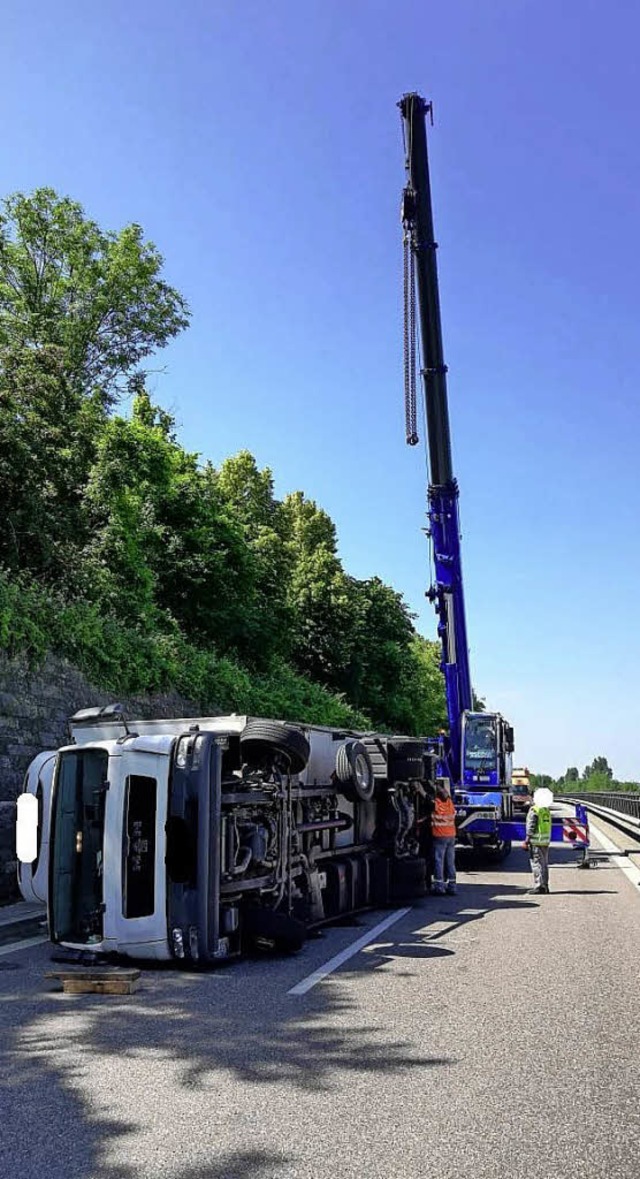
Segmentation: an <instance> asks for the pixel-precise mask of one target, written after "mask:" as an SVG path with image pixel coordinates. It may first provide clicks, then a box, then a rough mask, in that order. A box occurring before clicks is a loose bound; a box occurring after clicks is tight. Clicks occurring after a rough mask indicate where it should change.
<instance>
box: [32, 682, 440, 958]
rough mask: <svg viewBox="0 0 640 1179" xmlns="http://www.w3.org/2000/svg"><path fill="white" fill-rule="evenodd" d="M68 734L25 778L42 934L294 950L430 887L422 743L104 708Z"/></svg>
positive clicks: (82, 717) (194, 952)
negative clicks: (33, 812)
mask: <svg viewBox="0 0 640 1179" xmlns="http://www.w3.org/2000/svg"><path fill="white" fill-rule="evenodd" d="M70 728H71V735H72V741H73V743H72V744H70V745H68V746H65V747H64V748H62V749H60V750H58V751H56V752H55V753H51V754H50V755H49V756H48V760H47V759H46V757H45V756H44V755H41V757H40V759H38V765H37V767H36V772H35V773H34V774H33V775H29V774H28V775H27V779H26V789H27V790H31V791H32V792H34V793H35V792H37V791H38V790H39V792H40V801H41V806H40V816H41V826H42V831H41V838H40V843H39V847H38V861H37V873H39V875H40V879H41V880H42V877H43V875H44V874H45V873H46V878H47V879H46V893H47V896H46V899H47V908H48V921H49V933H50V937H51V939H52V941H53V942H55V943H59V944H62V945H64V946H66V947H69V948H71V949H77V950H81V951H87V950H91V951H93V952H94V953H97V954H109V953H111V954H118V955H126V956H128V957H131V958H138V959H155V960H163V959H164V960H170V959H174V960H176V961H179V962H183V963H185V962H191V963H200V964H208V963H215V962H217V961H220V960H222V959H227V958H231V957H235V956H239V955H241V954H242V953H243V952H244V951H245V950H247V949H248V948H250V947H253V946H256V945H262V946H267V947H274V948H276V949H279V950H295V949H297V948H299V946H300V945H301V944H302V941H303V940H304V937H305V935H306V932H307V931H308V930H310V929H312V928H314V927H318V926H320V925H322V924H323V923H327V922H330V921H332V920H335V919H337V918H339V917H341V916H345V915H347V914H350V913H353V912H357V911H358V910H362V909H367V908H378V907H383V906H385V905H387V904H389V903H394V902H396V901H401V900H404V899H407V898H413V897H416V896H421V895H423V894H424V893H425V891H426V864H425V859H424V858H423V856H422V855H421V854H420V850H421V848H420V843H421V840H420V832H421V830H424V827H423V824H424V823H425V819H427V817H428V813H429V799H430V797H431V796H432V794H433V788H434V785H435V771H436V758H435V756H434V754H433V753H430V752H429V751H428V750H427V748H426V743H425V742H422V741H419V740H415V739H410V738H405V737H389V736H384V735H381V734H375V733H356V732H347V731H345V730H338V729H329V728H321V727H318V726H313V725H303V724H300V725H298V724H295V725H294V724H288V723H285V722H282V721H277V720H266V719H260V718H251V717H247V716H236V715H231V716H216V717H200V718H195V719H192V720H155V721H141V720H136V721H134V720H127V719H126V718H125V717H124V715H123V713H122V711H121V710H120V708H119V706H116V705H113V706H110V707H108V708H106V709H87V710H84V711H82V712H79V713H76V715H75V716H74V717H73V718H72V719H71V722H70ZM34 765H35V763H34ZM41 767H44V770H43V769H42V768H41ZM45 771H46V773H45V776H44V777H43V773H44V772H45ZM34 864H35V862H34ZM32 868H34V866H33V865H32V866H31V867H30V866H29V865H27V864H22V865H21V868H20V886H21V889H22V892H23V895H25V896H34V895H37V884H36V876H35V874H34V871H35V869H34V871H32ZM40 890H41V893H42V884H41V885H40ZM43 899H44V898H43Z"/></svg>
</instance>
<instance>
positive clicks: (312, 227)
mask: <svg viewBox="0 0 640 1179" xmlns="http://www.w3.org/2000/svg"><path fill="white" fill-rule="evenodd" d="M2 23H3V37H2V44H1V46H0V95H1V101H2V110H3V119H2V123H3V131H2V152H1V153H0V193H2V194H6V193H8V192H11V191H15V190H22V191H27V190H29V189H32V188H34V187H36V186H37V185H43V184H46V185H51V186H53V187H54V188H56V189H57V190H58V191H60V192H61V193H67V194H69V195H70V196H72V197H74V198H75V199H77V200H79V201H81V202H82V204H83V205H84V206H85V209H86V211H87V213H88V214H90V215H91V216H93V217H94V218H95V219H96V220H98V221H99V222H100V223H101V224H102V225H103V227H104V228H113V229H117V228H120V227H121V226H122V225H124V224H126V223H128V222H131V221H137V222H139V223H140V224H141V225H142V226H143V227H144V230H145V232H146V234H147V236H148V237H150V238H151V239H152V240H153V241H155V242H156V244H157V245H158V246H159V248H160V249H161V251H162V253H163V254H164V256H165V259H166V275H167V278H168V280H169V281H170V282H172V283H173V284H174V285H176V286H177V287H178V288H179V289H180V290H181V292H182V293H183V294H184V295H185V296H186V298H187V299H188V301H189V302H190V305H191V307H192V310H193V322H192V326H191V327H190V329H189V330H188V332H187V333H185V334H184V336H183V337H181V338H180V339H179V340H178V341H175V342H174V343H173V344H172V345H171V346H170V347H169V348H167V349H166V350H165V351H164V352H163V353H161V354H160V356H159V358H158V368H159V369H161V368H162V370H163V371H159V372H158V374H157V376H155V377H154V380H153V388H154V393H155V396H156V399H157V400H158V401H159V402H160V403H161V404H163V405H165V406H167V407H168V408H171V409H172V410H173V412H174V413H175V414H176V417H177V419H178V422H179V424H180V431H181V435H180V436H181V439H182V441H183V442H184V444H185V445H186V446H187V447H189V448H190V449H193V450H197V451H199V452H200V453H201V454H202V455H203V456H204V457H207V458H210V459H212V461H213V462H214V463H219V462H220V461H221V460H222V459H223V458H224V457H225V456H227V455H229V454H233V453H235V452H236V451H238V450H239V449H241V448H243V447H246V448H248V449H249V450H251V451H252V452H253V453H254V454H255V456H256V459H257V461H258V463H259V465H260V466H269V467H271V468H272V470H273V473H274V476H275V485H276V493H277V494H278V495H279V496H282V495H284V494H286V493H287V492H289V491H292V490H295V489H298V488H300V489H302V490H304V491H305V493H306V494H307V495H308V496H310V497H313V498H315V499H316V500H317V501H318V503H319V504H321V505H322V506H323V507H324V508H325V509H326V510H327V511H328V512H329V513H330V515H331V516H332V518H333V519H334V521H335V522H336V526H337V529H338V536H339V543H340V553H341V556H342V559H343V561H344V564H345V567H346V568H347V570H348V571H349V572H351V573H352V574H354V575H355V576H358V577H369V576H372V575H373V574H378V575H380V576H381V577H382V578H384V579H385V580H386V581H388V582H390V583H391V584H393V585H394V586H395V588H396V589H398V590H399V591H401V592H402V593H403V594H404V596H405V599H406V601H407V602H408V604H409V605H410V607H411V608H412V610H414V611H415V613H416V614H417V615H418V619H419V626H420V628H421V629H422V630H423V632H424V633H425V634H427V635H434V634H435V624H434V618H433V616H432V613H431V610H430V607H429V606H428V603H426V602H425V600H424V590H425V588H426V585H427V583H428V563H427V549H426V542H425V540H424V537H423V535H422V533H421V531H420V530H421V528H422V527H423V526H424V524H425V518H424V513H425V491H426V475H425V464H424V457H423V451H422V450H421V449H415V450H411V449H409V448H408V447H406V445H405V442H404V422H403V406H402V346H401V343H402V338H401V290H400V280H401V233H400V225H399V197H400V190H401V188H402V184H403V179H404V172H403V155H402V139H401V129H400V119H399V114H398V111H397V110H396V102H397V100H398V99H399V98H400V96H401V95H402V93H403V92H405V91H408V90H419V91H420V92H422V93H423V94H424V95H425V96H426V97H429V98H431V99H432V100H433V102H434V107H435V127H434V129H433V131H432V132H430V140H429V142H430V158H431V176H432V186H433V202H434V212H435V222H436V235H437V238H438V241H439V243H440V250H439V267H440V281H441V300H442V314H443V329H444V337H445V358H446V360H447V363H448V365H449V370H450V371H449V397H450V415H451V424H452V432H453V455H454V469H455V473H456V475H457V477H458V480H459V483H460V488H461V515H462V523H463V532H464V535H463V561H464V570H465V584H466V594H467V613H468V628H469V635H470V642H471V658H472V675H473V680H474V684H475V687H476V689H477V690H478V691H479V692H480V693H481V694H483V695H485V696H486V697H487V702H488V705H489V706H490V707H492V708H497V709H500V710H501V711H503V712H504V713H505V714H506V715H507V716H508V717H509V718H510V719H511V720H512V721H513V723H514V725H515V728H516V740H517V753H516V761H517V762H518V763H522V764H524V763H528V764H529V765H530V767H532V768H535V769H537V770H538V771H547V772H550V773H553V774H558V773H560V772H562V771H563V770H564V769H565V768H566V766H567V765H572V764H575V765H578V766H579V768H580V769H582V767H583V766H584V765H585V763H587V762H590V761H591V760H592V759H593V758H594V756H596V755H599V754H604V755H605V756H607V757H608V758H609V761H610V763H611V765H612V766H613V769H614V771H615V773H616V775H617V776H618V777H634V778H638V777H640V714H639V708H638V677H639V673H638V668H639V666H640V637H639V631H638V624H637V615H638V583H639V581H640V539H639V537H640V478H639V461H638V449H639V445H640V430H639V422H640V410H639V406H638V396H637V390H638V385H639V383H640V358H639V355H638V340H639V330H638V328H639V325H638V315H639V312H640V282H639V270H640V266H639V262H640V220H639V217H638V212H639V199H638V190H639V188H640V136H639V134H638V113H637V112H638V44H639V43H640V9H639V8H638V6H637V4H636V3H634V0H609V2H608V3H607V4H606V5H604V4H603V3H602V2H601V0H484V3H480V2H479V0H404V3H397V0H244V2H243V3H239V2H235V0H185V2H184V3H182V4H176V3H175V2H172V3H168V2H167V0H133V2H132V0H127V2H126V3H125V2H124V0H103V3H101V4H91V3H87V2H86V0H58V2H57V3H56V4H55V5H52V4H51V3H49V2H46V3H45V2H44V0H32V3H31V4H28V5H25V4H23V3H18V2H17V0H5V4H4V6H3V21H2Z"/></svg>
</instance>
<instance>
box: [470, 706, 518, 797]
mask: <svg viewBox="0 0 640 1179" xmlns="http://www.w3.org/2000/svg"><path fill="white" fill-rule="evenodd" d="M512 753H513V729H512V727H511V725H509V724H507V722H506V721H505V719H504V717H502V716H501V715H500V713H499V712H465V713H464V714H463V717H462V787H463V789H466V790H479V791H486V790H491V789H493V790H506V789H508V787H509V785H510V782H511V755H512Z"/></svg>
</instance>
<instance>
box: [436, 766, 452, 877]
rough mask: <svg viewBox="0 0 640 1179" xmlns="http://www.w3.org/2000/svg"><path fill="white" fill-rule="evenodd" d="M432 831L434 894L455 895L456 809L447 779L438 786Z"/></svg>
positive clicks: (439, 780) (441, 779) (440, 780)
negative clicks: (446, 893)
mask: <svg viewBox="0 0 640 1179" xmlns="http://www.w3.org/2000/svg"><path fill="white" fill-rule="evenodd" d="M431 830H432V832H433V860H434V873H433V888H432V892H434V893H435V894H436V895H439V896H443V895H444V893H445V892H448V893H450V894H452V895H453V894H454V893H455V891H456V808H455V807H454V805H453V802H452V800H451V792H450V790H449V784H448V782H447V779H446V778H444V779H443V778H439V779H438V782H437V785H436V801H435V806H434V809H433V814H432V816H431Z"/></svg>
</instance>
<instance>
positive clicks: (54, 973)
mask: <svg viewBox="0 0 640 1179" xmlns="http://www.w3.org/2000/svg"><path fill="white" fill-rule="evenodd" d="M45 978H55V979H58V980H59V981H60V982H61V983H62V989H63V991H64V993H65V994H67V995H89V994H93V995H131V994H133V992H134V991H135V990H137V987H138V980H139V978H140V971H139V970H109V969H103V970H49V971H47V973H46V974H45Z"/></svg>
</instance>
